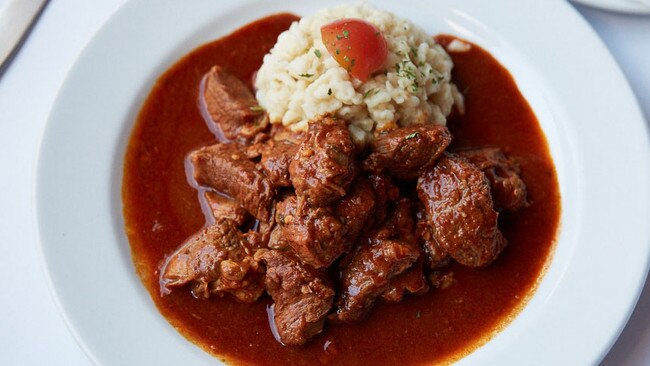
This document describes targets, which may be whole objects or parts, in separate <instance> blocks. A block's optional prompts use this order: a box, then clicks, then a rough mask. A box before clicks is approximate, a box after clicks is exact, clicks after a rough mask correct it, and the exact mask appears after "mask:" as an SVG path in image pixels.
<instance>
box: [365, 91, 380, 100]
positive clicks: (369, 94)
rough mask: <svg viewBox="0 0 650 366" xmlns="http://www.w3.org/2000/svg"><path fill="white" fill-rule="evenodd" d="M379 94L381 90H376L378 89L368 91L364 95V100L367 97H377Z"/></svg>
mask: <svg viewBox="0 0 650 366" xmlns="http://www.w3.org/2000/svg"><path fill="white" fill-rule="evenodd" d="M378 92H379V89H376V88H371V89H368V90H367V91H366V92H365V93H363V98H364V99H365V98H366V97H369V96H371V95H375V94H377V93H378Z"/></svg>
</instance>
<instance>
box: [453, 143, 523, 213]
mask: <svg viewBox="0 0 650 366" xmlns="http://www.w3.org/2000/svg"><path fill="white" fill-rule="evenodd" d="M458 154H459V155H461V156H463V157H465V158H466V159H467V160H469V162H470V163H472V164H474V165H476V166H477V167H478V168H479V169H481V170H482V171H483V173H485V175H486V176H487V178H488V180H489V181H490V186H491V188H492V198H493V199H494V205H495V207H497V208H499V209H503V210H507V211H517V210H519V209H522V208H524V207H526V206H528V201H527V199H526V195H527V191H526V183H524V181H523V180H522V179H521V176H520V175H519V166H518V165H517V163H516V162H515V161H513V160H511V159H509V158H507V157H506V156H505V155H504V154H503V152H502V151H501V149H499V148H497V147H485V148H480V149H472V150H464V151H460V152H459V153H458Z"/></svg>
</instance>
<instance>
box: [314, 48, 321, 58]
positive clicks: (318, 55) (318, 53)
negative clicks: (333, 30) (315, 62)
mask: <svg viewBox="0 0 650 366" xmlns="http://www.w3.org/2000/svg"><path fill="white" fill-rule="evenodd" d="M314 55H316V57H318V58H320V56H321V53H320V50H314Z"/></svg>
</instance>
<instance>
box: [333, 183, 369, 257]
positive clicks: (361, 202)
mask: <svg viewBox="0 0 650 366" xmlns="http://www.w3.org/2000/svg"><path fill="white" fill-rule="evenodd" d="M349 191H350V193H348V194H347V195H346V196H345V197H343V199H342V200H341V202H339V203H338V204H337V205H336V207H335V212H336V214H337V216H338V218H339V219H340V220H341V223H342V224H343V225H345V234H344V239H345V248H346V251H349V249H350V248H352V245H353V244H354V241H355V240H356V239H357V237H358V236H359V234H360V233H361V231H362V230H363V228H364V227H368V226H370V225H371V224H372V215H373V213H374V210H375V194H374V192H373V189H372V186H371V185H370V183H369V182H368V180H366V179H365V178H362V177H359V178H357V180H356V181H355V182H354V183H353V184H352V187H351V188H350V190H349Z"/></svg>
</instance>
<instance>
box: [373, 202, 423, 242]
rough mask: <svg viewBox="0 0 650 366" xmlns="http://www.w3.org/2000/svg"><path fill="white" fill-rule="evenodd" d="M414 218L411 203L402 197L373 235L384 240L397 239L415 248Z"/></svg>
mask: <svg viewBox="0 0 650 366" xmlns="http://www.w3.org/2000/svg"><path fill="white" fill-rule="evenodd" d="M414 231H415V218H414V212H413V203H412V202H411V200H410V199H408V198H405V197H402V198H400V199H399V201H397V202H396V203H395V207H394V208H393V212H392V213H391V215H390V217H389V218H388V220H386V222H385V223H384V225H383V227H382V228H381V229H380V230H379V232H378V233H377V234H376V235H375V236H377V237H380V238H386V239H399V240H401V241H403V242H405V243H407V244H409V245H412V246H414V247H415V246H416V237H415V233H414Z"/></svg>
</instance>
